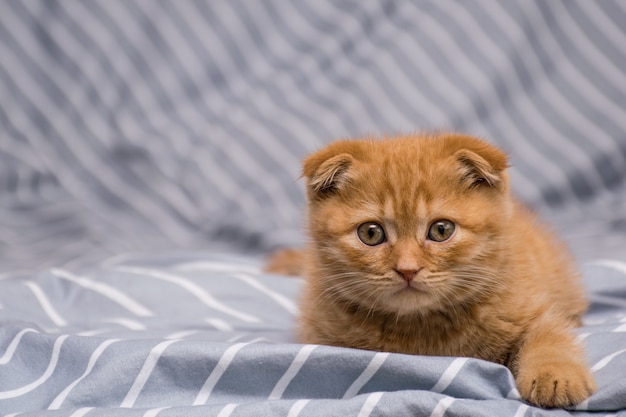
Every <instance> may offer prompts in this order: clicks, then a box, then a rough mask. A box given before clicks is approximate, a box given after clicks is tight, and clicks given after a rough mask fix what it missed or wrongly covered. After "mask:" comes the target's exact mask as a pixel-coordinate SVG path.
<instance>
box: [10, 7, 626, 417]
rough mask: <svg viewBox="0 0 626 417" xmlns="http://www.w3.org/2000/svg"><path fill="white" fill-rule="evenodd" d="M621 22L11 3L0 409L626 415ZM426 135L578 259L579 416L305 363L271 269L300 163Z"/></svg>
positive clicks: (475, 365)
mask: <svg viewBox="0 0 626 417" xmlns="http://www.w3.org/2000/svg"><path fill="white" fill-rule="evenodd" d="M624 28H626V6H625V5H624V3H622V2H619V1H609V0H605V1H602V2H588V1H584V0H579V1H556V0H555V1H524V2H509V1H494V0H478V1H472V2H462V1H452V0H442V1H436V2H425V1H424V2H416V1H408V0H407V1H373V0H364V1H360V2H342V1H330V0H321V1H298V2H291V1H279V0H265V1H259V2H245V1H242V0H237V1H225V0H224V1H221V0H219V1H206V2H204V1H187V0H182V1H177V2H171V1H148V0H138V1H132V2H127V1H121V0H111V1H85V2H61V1H40V0H23V1H22V0H6V1H4V2H1V3H0V271H1V272H0V413H2V414H11V413H23V414H22V415H51V416H53V415H61V416H65V415H67V416H69V415H73V416H81V415H88V416H95V415H118V414H119V415H147V416H150V415H152V416H154V415H157V414H158V415H159V416H168V415H195V414H198V415H200V414H202V415H220V416H222V417H226V416H228V415H232V416H237V415H254V416H258V415H290V416H296V415H301V416H306V415H359V413H360V415H363V416H365V415H372V416H374V415H411V414H414V415H421V414H426V415H430V414H432V415H447V416H449V415H490V416H493V415H511V416H523V415H528V416H529V415H544V414H545V415H567V414H570V413H574V414H580V415H585V413H586V411H584V410H593V411H594V412H598V413H600V414H603V413H604V414H607V413H608V414H611V413H613V412H615V411H616V410H620V409H623V408H625V407H626V405H625V403H624V398H626V388H625V387H626V385H625V384H626V382H625V381H624V379H623V375H625V374H626V363H624V360H626V355H624V351H623V349H624V347H625V346H626V340H625V339H624V338H623V336H622V335H623V334H624V324H623V320H624V317H626V301H624V300H625V299H626V293H625V292H624V291H625V290H624V286H623V283H624V282H625V281H624V269H625V266H624V265H625V264H624V262H625V261H626V249H625V248H626V181H625V179H626V133H625V132H626V110H625V109H626V72H625V71H624V68H626V48H625V46H624V45H626V33H625V29H624ZM427 129H446V130H458V131H463V132H468V133H471V134H475V135H478V136H481V137H484V138H486V139H487V140H489V141H491V142H493V143H495V144H497V145H499V146H501V147H502V148H503V149H504V150H505V151H507V152H508V153H509V154H510V157H511V162H512V168H511V175H512V184H513V190H514V192H515V193H516V194H517V195H518V196H519V197H520V198H521V199H522V200H523V201H525V202H526V203H527V204H529V205H530V206H532V207H533V208H535V209H537V210H538V211H539V212H541V213H542V214H543V215H544V216H545V217H546V218H548V219H549V220H550V221H551V222H552V223H553V224H554V227H555V228H557V229H558V230H559V232H560V233H561V234H562V235H563V236H564V237H565V239H566V241H567V243H568V244H569V245H570V246H571V247H572V249H573V250H574V253H575V254H576V256H577V259H578V260H579V262H580V264H581V266H582V268H583V273H584V277H585V279H586V281H587V283H588V285H589V286H590V288H591V289H592V291H593V293H592V295H593V301H594V305H593V307H592V310H591V312H590V313H589V314H588V316H587V318H586V326H585V327H584V328H583V329H582V330H581V338H582V340H583V341H584V343H585V344H586V345H587V347H588V355H589V360H590V364H591V365H592V366H595V367H596V368H597V369H596V370H595V371H594V373H595V375H596V377H597V378H598V382H599V385H600V391H599V392H598V394H596V395H595V396H594V397H593V398H592V399H591V400H590V401H589V402H588V403H585V404H583V406H582V407H581V410H570V411H568V412H565V411H559V410H557V411H545V410H539V409H536V408H532V407H527V406H526V405H524V404H523V403H521V402H520V401H519V400H518V399H517V397H516V394H515V391H514V390H513V385H512V381H511V379H510V374H508V373H507V371H506V370H505V369H503V368H501V367H498V366H496V365H493V364H489V363H484V362H480V361H475V360H469V361H461V362H459V361H458V360H457V359H456V358H423V357H410V356H402V355H389V356H383V358H384V361H382V362H381V363H382V364H380V368H376V366H377V364H379V362H378V361H379V360H380V359H381V356H380V355H379V356H376V355H375V354H374V353H371V352H359V351H352V350H345V349H331V348H327V347H316V348H314V349H313V350H312V351H310V352H309V350H308V349H312V348H310V347H308V348H307V347H304V346H300V345H296V344H293V343H292V342H293V331H292V327H293V315H294V307H293V306H294V305H295V304H294V303H295V302H296V299H297V293H298V289H299V282H298V281H297V280H288V279H285V278H280V277H271V276H267V275H263V274H259V273H258V270H257V266H258V262H259V257H260V256H261V255H263V254H264V253H267V252H268V251H269V250H271V249H273V248H276V247H279V246H290V245H297V244H300V243H302V241H303V234H302V230H301V229H302V228H301V223H302V214H303V209H304V193H303V189H302V182H301V181H298V177H299V173H300V161H301V159H302V157H303V156H304V155H306V154H307V153H309V152H311V151H313V150H315V149H318V148H319V147H321V146H323V145H324V144H325V143H328V142H330V141H332V140H334V139H336V138H340V137H347V136H360V135H369V134H377V133H381V134H385V133H394V132H413V131H419V130H427ZM141 253H144V254H145V255H141ZM194 263H195V267H196V268H198V269H193V268H192V269H185V268H183V265H187V268H189V265H194ZM122 267H124V268H126V269H123V268H122ZM120 268H122V269H120ZM128 268H139V269H135V270H133V269H128ZM181 268H182V269H181ZM214 301H217V302H218V304H217V307H216V304H215V303H214ZM225 307H226V308H225ZM216 308H217V309H216ZM230 309H235V311H238V312H240V313H241V312H243V313H244V314H243V315H241V314H237V313H236V314H235V315H233V311H231V310H230ZM148 313H149V314H148ZM257 316H258V317H260V319H261V321H260V322H255V321H254V319H252V321H250V320H251V318H253V317H257ZM28 329H33V330H28ZM23 332H25V333H23ZM19 335H21V336H19ZM171 338H173V339H177V341H175V342H173V343H172V344H171V345H169V344H166V342H167V341H169V340H173V339H171ZM235 338H236V339H235ZM178 339H181V340H178ZM112 340H116V341H115V342H113V341H112ZM238 343H249V344H247V345H245V346H243V347H242V346H241V345H238ZM55 346H56V348H55ZM239 348H240V350H237V351H236V353H235V352H234V351H233V350H229V349H239ZM55 352H56V353H55ZM151 352H152V353H151ZM225 352H230V353H229V355H226V357H227V358H228V357H230V356H231V354H234V356H233V361H232V362H231V363H230V366H228V367H226V368H225V369H226V371H225V373H224V375H223V376H222V377H221V378H217V374H216V376H214V377H213V379H211V378H210V375H211V373H212V370H213V369H218V368H219V366H217V365H216V364H218V363H219V362H220V360H221V358H224V357H225V356H224V355H225ZM56 354H58V357H57V356H55V355H56ZM307 355H308V356H307ZM55 358H56V359H55ZM374 358H377V359H376V360H374ZM53 359H54V360H53ZM92 359H93V360H92ZM157 359H158V360H157ZM370 364H374V365H372V366H373V367H374V368H372V367H370V368H368V365H370ZM375 365H376V366H375ZM459 365H461V366H460V367H459ZM300 366H301V368H299V367H300ZM146 367H147V368H146ZM294 367H295V368H294ZM142 369H146V372H145V373H143V374H142V372H141V370H142ZM289 369H291V370H292V371H293V370H296V371H297V372H295V373H294V372H291V371H289ZM364 369H370V371H371V370H372V369H375V372H373V373H371V375H370V373H366V374H365V375H366V376H368V377H369V379H367V381H366V383H365V385H363V386H362V387H360V388H359V389H358V390H357V389H356V388H354V389H352V390H349V389H348V387H350V386H352V384H355V383H356V382H355V381H362V379H361V380H360V379H359V375H361V373H362V372H363V371H364ZM446 370H450V371H449V372H448V373H446ZM456 370H458V373H455V372H456ZM453 371H455V372H453ZM292 374H293V379H291V380H289V381H287V382H289V383H288V384H287V385H286V386H285V387H284V391H281V395H277V394H276V392H279V391H280V390H279V391H276V392H275V394H276V395H274V396H272V395H271V394H272V391H273V390H274V389H276V387H277V386H279V387H280V386H281V384H283V385H284V381H286V380H283V383H279V382H280V381H281V378H283V377H284V376H285V375H292ZM82 375H84V378H81V376H82ZM139 375H144V376H146V377H147V379H146V380H145V384H143V385H142V384H140V383H139V382H137V381H141V378H139ZM445 375H448V376H449V375H453V376H454V378H453V379H452V380H450V381H451V382H450V385H448V386H447V387H444V388H445V389H440V388H441V387H442V386H443V385H445V384H444V383H443V382H441V384H440V383H439V382H440V381H445V380H446V378H447V376H446V378H444V376H445ZM138 378H139V379H138ZM442 378H443V379H442ZM207 380H209V382H211V383H212V382H215V384H216V385H215V387H214V388H215V389H214V390H212V391H211V392H210V395H209V396H208V397H207V398H206V403H207V405H205V406H196V407H192V405H193V403H194V400H195V399H196V398H197V396H198V395H199V394H198V393H199V392H201V391H202V386H203V384H204V383H205V382H206V381H207ZM74 382H76V384H75V385H74ZM137 384H139V385H137ZM355 386H358V384H357V385H355ZM133 387H137V388H133ZM64 392H65V393H66V394H67V395H65V394H63V395H65V397H63V398H64V399H63V401H61V400H57V402H56V403H55V398H60V397H59V395H62V393H64ZM346 392H348V394H349V395H347V398H343V397H344V396H345V395H346ZM381 393H382V394H381ZM135 394H136V395H135ZM133 398H134V400H133V401H131V400H132V399H133ZM127 399H128V400H127ZM476 400H479V401H476ZM53 403H54V404H58V408H60V409H61V410H60V411H53V410H48V408H49V407H50V406H51V404H53ZM234 404H236V406H235V405H234ZM126 406H130V407H129V408H127V407H126ZM159 407H171V408H166V409H163V410H160V409H159ZM233 407H234V408H233ZM53 408H54V407H53ZM44 410H48V411H44ZM594 415H596V414H594Z"/></svg>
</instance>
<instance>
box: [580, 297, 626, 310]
mask: <svg viewBox="0 0 626 417" xmlns="http://www.w3.org/2000/svg"><path fill="white" fill-rule="evenodd" d="M587 297H588V298H589V300H591V301H592V302H596V303H599V304H606V305H611V306H616V307H626V300H624V299H623V298H618V297H611V296H609V295H599V294H589V295H588V296H587Z"/></svg>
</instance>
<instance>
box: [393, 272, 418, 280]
mask: <svg viewBox="0 0 626 417" xmlns="http://www.w3.org/2000/svg"><path fill="white" fill-rule="evenodd" d="M395 271H396V272H397V273H398V274H400V275H401V276H402V278H404V280H405V281H406V282H411V281H413V279H415V276H416V275H417V273H418V272H419V269H396V270H395Z"/></svg>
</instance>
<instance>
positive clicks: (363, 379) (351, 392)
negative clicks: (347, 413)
mask: <svg viewBox="0 0 626 417" xmlns="http://www.w3.org/2000/svg"><path fill="white" fill-rule="evenodd" d="M388 356H389V352H378V353H376V354H375V355H374V357H373V358H372V360H371V361H370V363H369V364H368V365H367V367H366V368H365V369H364V370H363V372H361V375H359V377H358V378H357V379H355V380H354V382H353V383H352V385H350V388H348V390H347V391H346V393H345V394H343V398H352V397H354V396H355V395H357V394H358V393H359V391H361V388H363V387H364V386H365V384H367V382H368V381H369V380H370V379H372V377H373V376H374V374H375V373H376V372H378V370H379V369H380V367H381V366H382V365H383V363H385V360H386V359H387V357H388Z"/></svg>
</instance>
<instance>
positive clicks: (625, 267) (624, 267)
mask: <svg viewBox="0 0 626 417" xmlns="http://www.w3.org/2000/svg"><path fill="white" fill-rule="evenodd" d="M587 265H598V266H604V267H606V268H609V269H614V270H616V271H618V272H621V273H622V274H626V262H621V261H615V260H612V259H600V260H597V261H593V262H589V263H587Z"/></svg>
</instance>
